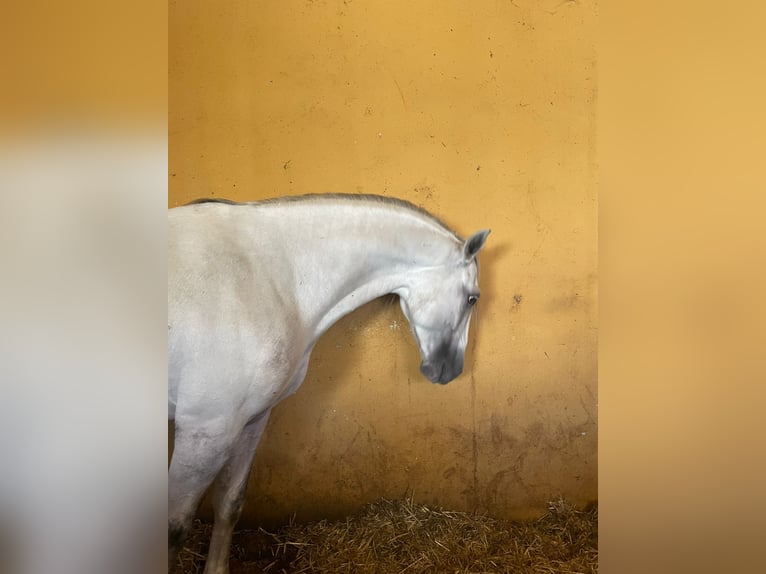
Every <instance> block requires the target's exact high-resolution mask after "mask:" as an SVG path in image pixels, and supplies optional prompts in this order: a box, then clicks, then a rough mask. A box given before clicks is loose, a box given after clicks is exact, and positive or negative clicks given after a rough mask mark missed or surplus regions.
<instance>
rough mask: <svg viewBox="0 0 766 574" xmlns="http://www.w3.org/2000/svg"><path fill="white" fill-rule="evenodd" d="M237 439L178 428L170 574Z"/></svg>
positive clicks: (171, 472) (171, 479) (171, 481)
mask: <svg viewBox="0 0 766 574" xmlns="http://www.w3.org/2000/svg"><path fill="white" fill-rule="evenodd" d="M235 440H236V435H235V436H234V437H230V436H228V435H226V434H224V433H220V432H216V431H212V430H205V429H194V430H190V429H185V428H183V427H180V426H179V425H178V424H176V434H175V441H174V447H173V458H172V459H171V461H170V468H169V469H168V571H169V572H172V571H173V569H174V568H175V564H176V557H177V556H178V552H179V551H180V550H181V548H182V547H183V543H184V540H185V539H186V536H187V534H188V533H189V529H190V527H191V521H192V519H193V518H194V515H195V513H196V512H197V507H198V506H199V503H200V500H201V499H202V495H203V494H204V493H205V490H207V488H208V487H209V486H210V484H211V483H212V482H213V480H214V479H215V477H216V475H217V474H218V473H219V472H220V470H221V467H223V465H224V463H225V462H226V460H227V459H228V457H229V453H230V452H231V448H232V444H233V443H234V442H235Z"/></svg>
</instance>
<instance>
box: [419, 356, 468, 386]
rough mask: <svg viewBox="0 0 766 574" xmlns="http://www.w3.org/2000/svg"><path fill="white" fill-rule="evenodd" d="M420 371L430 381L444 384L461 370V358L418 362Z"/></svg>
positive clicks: (454, 377)
mask: <svg viewBox="0 0 766 574" xmlns="http://www.w3.org/2000/svg"><path fill="white" fill-rule="evenodd" d="M420 372H421V373H422V374H423V376H424V377H425V378H426V379H428V380H429V381H431V382H432V383H438V384H440V385H446V384H447V383H449V382H450V381H452V380H454V379H456V378H457V377H458V376H459V375H460V373H462V372H463V360H462V358H461V359H460V360H459V361H452V362H450V361H435V362H426V361H423V362H422V363H420Z"/></svg>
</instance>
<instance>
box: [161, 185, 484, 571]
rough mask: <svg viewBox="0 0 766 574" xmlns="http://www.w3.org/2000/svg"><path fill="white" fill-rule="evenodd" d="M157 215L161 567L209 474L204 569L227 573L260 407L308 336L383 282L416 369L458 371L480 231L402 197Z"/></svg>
mask: <svg viewBox="0 0 766 574" xmlns="http://www.w3.org/2000/svg"><path fill="white" fill-rule="evenodd" d="M168 219H169V237H168V240H169V251H168V361H169V366H168V418H169V419H172V420H174V421H175V447H174V450H173V456H172V458H171V462H170V468H169V471H168V491H169V492H168V537H169V538H168V546H169V561H170V567H171V568H170V569H171V570H172V568H173V566H174V565H175V557H176V555H177V552H178V550H179V549H180V548H181V546H182V544H183V541H184V538H185V536H186V534H187V532H188V530H189V528H190V525H191V521H192V518H193V517H194V514H195V513H196V510H197V507H198V505H199V502H200V499H201V497H202V495H203V494H204V492H205V490H206V489H207V488H208V487H209V486H210V485H211V484H213V483H215V485H214V489H213V510H214V518H215V523H214V527H213V533H212V537H211V541H210V549H209V552H208V558H207V563H206V565H205V574H225V573H227V572H228V564H229V546H230V544H231V536H232V532H233V529H234V525H235V524H236V522H237V520H238V518H239V515H240V512H241V509H242V504H243V500H244V495H245V489H246V486H247V480H248V476H249V474H250V467H251V464H252V459H253V455H254V452H255V449H256V446H257V444H258V441H259V439H260V437H261V435H262V434H263V430H264V428H265V426H266V422H267V421H268V418H269V413H270V412H271V409H272V408H273V407H274V406H275V405H276V404H277V403H279V402H280V401H281V400H282V399H284V398H285V397H287V396H289V395H290V394H292V393H294V392H295V390H296V389H297V388H298V386H299V385H300V384H301V382H302V381H303V379H304V376H305V375H306V369H307V367H308V363H309V357H310V355H311V351H312V349H313V348H314V345H315V343H316V342H317V339H318V338H319V337H320V336H321V335H322V334H323V333H324V332H325V331H326V330H327V329H328V328H329V327H330V326H331V325H332V324H333V323H335V322H336V321H337V320H338V319H340V318H341V317H343V316H344V315H346V314H348V313H350V312H351V311H353V310H354V309H356V308H358V307H360V306H361V305H363V304H365V303H367V302H369V301H371V300H373V299H375V298H377V297H380V296H382V295H386V294H390V293H393V294H396V295H398V296H399V301H400V304H401V308H402V311H403V313H404V315H405V317H406V318H407V320H408V321H409V324H410V327H411V329H412V332H413V334H414V336H415V339H416V340H417V344H418V348H419V350H420V355H421V359H422V362H421V365H420V371H421V373H422V374H423V375H424V376H425V377H426V378H427V379H428V380H430V381H432V382H434V383H440V384H446V383H448V382H450V381H451V380H453V379H454V378H455V377H457V376H458V375H460V373H461V372H462V370H463V357H464V354H465V348H466V343H467V340H468V329H469V323H470V319H471V309H472V307H473V305H474V304H475V303H476V302H477V301H478V299H479V285H478V263H477V261H476V255H477V253H478V252H479V251H480V250H481V248H482V246H483V245H484V242H485V241H486V239H487V235H488V234H489V231H488V230H485V231H479V232H477V233H475V234H473V235H472V236H471V237H469V238H468V239H467V240H463V239H461V238H460V237H459V236H458V235H456V234H455V233H454V232H453V231H451V230H450V229H449V228H448V227H447V226H446V225H444V224H443V223H441V222H440V221H439V220H438V219H436V218H435V217H434V216H432V215H430V214H429V213H427V212H426V211H424V210H422V209H420V208H417V207H415V206H414V205H412V204H410V203H407V202H405V201H401V200H396V199H391V198H386V197H379V196H371V195H309V196H301V197H292V198H281V199H276V200H266V201H259V202H253V203H242V204H239V203H234V202H230V201H225V200H223V201H221V200H217V201H216V200H200V201H195V202H192V203H191V204H188V205H185V206H182V207H177V208H174V209H171V210H169V213H168Z"/></svg>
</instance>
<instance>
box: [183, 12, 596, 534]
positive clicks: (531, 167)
mask: <svg viewBox="0 0 766 574" xmlns="http://www.w3.org/2000/svg"><path fill="white" fill-rule="evenodd" d="M595 11H596V10H595V7H594V5H593V4H592V3H591V2H587V1H583V2H572V1H564V2H562V1H561V0H549V1H541V2H536V1H535V2H533V1H528V0H514V1H502V2H501V1H497V0H493V1H484V0H477V1H473V2H467V1H436V0H429V1H420V2H403V1H400V0H395V1H391V0H388V1H382V0H375V1H371V0H366V1H365V0H337V1H323V0H316V1H311V0H309V1H300V2H299V1H295V2H258V1H252V0H249V1H243V0H237V1H233V2H217V1H212V0H194V1H188V2H171V4H170V172H171V173H170V197H169V204H170V205H171V206H174V205H179V204H182V203H185V202H186V201H189V200H191V199H194V198H198V197H210V196H216V197H227V198H231V199H235V200H254V199H259V198H265V197H273V196H279V195H292V194H301V193H317V192H352V193H353V192H364V193H378V194H386V195H391V196H397V197H401V198H403V199H408V200H410V201H412V202H414V203H416V204H418V205H421V206H423V207H425V208H426V209H428V210H430V211H432V212H433V213H434V214H436V215H438V216H439V217H441V218H442V219H443V220H445V221H446V222H447V223H448V224H450V225H451V226H452V227H453V228H454V229H455V230H456V231H457V232H458V233H461V234H463V235H467V234H469V233H471V232H473V231H476V230H477V229H480V228H484V227H489V228H491V229H492V235H490V238H489V241H488V244H487V247H486V248H485V250H484V251H483V252H482V254H481V257H480V259H481V264H482V267H481V287H482V299H481V302H480V304H479V305H480V310H479V321H478V324H477V323H474V324H473V325H472V334H471V337H472V338H471V342H470V343H469V349H468V353H467V356H466V370H465V372H464V374H463V375H462V376H461V377H460V378H459V379H457V380H456V381H454V382H452V383H451V384H449V385H447V386H445V387H441V386H436V385H432V384H431V383H429V382H427V381H426V380H425V379H424V378H422V377H421V376H420V374H419V372H418V366H419V357H418V352H417V348H416V346H415V343H414V341H413V339H412V336H411V335H410V333H409V329H408V327H407V325H406V322H405V320H404V318H403V316H402V315H401V312H400V310H399V308H398V306H388V307H386V306H384V305H383V304H381V303H380V302H375V303H372V304H370V305H368V306H367V307H365V308H363V309H361V310H359V311H357V312H355V313H353V314H352V315H350V316H349V317H347V318H346V319H344V320H342V321H341V322H340V323H339V324H337V325H336V326H335V327H334V328H333V329H331V331H330V332H328V333H327V334H326V335H325V337H324V338H323V340H321V341H320V343H319V345H318V347H317V349H316V351H315V353H314V356H313V359H312V364H311V368H310V370H309V374H308V377H307V380H306V382H305V383H304V385H303V387H302V388H301V389H300V390H299V391H298V393H297V394H296V395H294V396H293V397H291V398H290V399H288V400H287V401H285V402H284V403H283V404H282V405H280V406H279V407H278V408H276V409H275V411H274V414H273V417H272V420H271V422H270V424H269V427H268V430H267V433H266V436H265V438H264V441H263V442H262V444H261V447H260V448H259V452H258V454H257V455H256V463H255V466H254V473H253V476H252V479H251V483H250V490H249V495H248V504H247V507H246V510H245V516H244V521H245V522H250V523H252V522H254V521H259V520H262V521H264V522H266V523H269V522H274V521H281V520H285V519H286V518H287V517H288V516H289V515H291V514H293V513H296V514H297V518H298V519H299V520H300V519H311V518H317V517H321V516H339V515H343V514H345V513H347V512H349V511H353V510H355V509H357V508H358V507H359V506H360V505H362V504H363V503H365V502H366V501H369V500H372V499H375V498H377V497H380V496H387V497H398V496H401V495H403V494H404V493H405V491H407V490H408V489H409V490H412V491H414V494H415V498H416V499H417V500H418V501H421V502H425V503H430V504H439V505H442V506H445V507H449V508H452V509H459V510H465V509H475V508H476V509H480V510H483V511H488V512H489V513H491V514H493V515H496V516H504V517H530V516H533V515H535V514H536V513H538V512H540V511H541V510H542V509H543V508H544V507H545V503H546V501H547V500H549V499H550V498H552V497H554V496H557V495H559V494H562V495H564V496H565V497H567V498H568V499H570V500H572V501H573V502H575V503H578V504H584V503H586V502H587V501H590V500H593V499H595V498H596V496H597V459H596V445H597V440H596V439H597V426H596V416H597V415H596V403H597V398H596V391H597V368H596V341H597V331H596V325H597V323H596V320H597V308H596V286H597V284H596V273H597V248H596V245H597V243H596V241H597V203H596V200H597V195H596V179H595V159H594V134H595V86H596V70H595V51H594V25H595Z"/></svg>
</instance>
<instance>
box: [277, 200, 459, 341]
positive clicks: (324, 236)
mask: <svg viewBox="0 0 766 574" xmlns="http://www.w3.org/2000/svg"><path fill="white" fill-rule="evenodd" d="M295 207H296V206H295V205H294V206H293V208H295ZM307 207H309V206H307ZM281 228H282V234H281V238H282V239H283V240H284V241H285V245H284V247H285V248H286V249H287V251H285V256H286V257H290V260H291V261H293V269H294V272H295V274H296V278H295V279H297V284H298V285H299V287H297V288H296V289H299V292H300V294H299V296H298V297H297V299H298V300H299V303H298V304H299V305H300V307H301V311H302V316H303V317H304V319H305V320H306V321H307V323H308V326H310V327H311V329H312V330H313V331H315V334H316V336H317V337H318V336H319V335H320V334H322V333H323V332H324V331H326V330H327V329H328V328H329V327H330V326H331V325H332V324H333V323H335V322H336V321H337V320H338V319H340V318H341V317H343V316H344V315H346V314H348V313H350V312H351V311H353V310H354V309H356V308H358V307H360V306H362V305H364V304H365V303H367V302H369V301H372V300H373V299H375V298H377V297H380V296H382V295H385V294H387V293H396V292H401V291H402V290H406V289H407V287H408V286H409V281H410V280H411V278H412V276H413V274H414V273H416V272H417V271H418V270H420V269H425V268H429V267H434V266H438V265H441V264H446V263H447V262H448V261H450V260H451V259H452V258H454V257H455V254H456V253H458V252H459V251H458V249H457V248H458V246H459V242H458V239H457V238H456V237H455V236H454V235H452V234H451V232H449V231H447V230H445V229H444V228H443V227H441V226H439V225H438V224H437V223H435V222H434V221H431V220H428V219H427V218H425V217H424V216H421V215H420V214H418V213H416V212H410V211H407V210H400V209H392V208H390V207H388V206H385V205H381V206H378V205H371V206H366V205H350V206H347V207H346V206H334V207H331V208H329V210H328V206H310V207H309V208H308V209H290V210H285V211H284V220H283V221H282V223H281ZM304 294H308V296H304Z"/></svg>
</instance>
